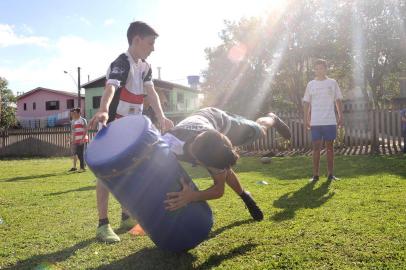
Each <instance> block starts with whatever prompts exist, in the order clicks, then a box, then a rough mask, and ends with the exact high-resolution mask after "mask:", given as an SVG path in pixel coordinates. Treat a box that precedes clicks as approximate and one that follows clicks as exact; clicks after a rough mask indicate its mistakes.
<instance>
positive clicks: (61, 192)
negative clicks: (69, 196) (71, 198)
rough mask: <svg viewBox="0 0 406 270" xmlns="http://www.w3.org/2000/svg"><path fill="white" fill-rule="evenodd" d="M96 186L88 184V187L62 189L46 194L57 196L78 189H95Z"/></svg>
mask: <svg viewBox="0 0 406 270" xmlns="http://www.w3.org/2000/svg"><path fill="white" fill-rule="evenodd" d="M95 189H96V186H87V187H81V188H76V189H69V190H65V191H60V192H53V193H49V194H45V195H44V196H56V195H61V194H66V193H70V192H77V191H88V190H95Z"/></svg>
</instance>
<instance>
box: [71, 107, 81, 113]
mask: <svg viewBox="0 0 406 270" xmlns="http://www.w3.org/2000/svg"><path fill="white" fill-rule="evenodd" d="M70 112H75V113H80V108H73V109H71V110H70Z"/></svg>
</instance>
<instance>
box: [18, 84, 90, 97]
mask: <svg viewBox="0 0 406 270" xmlns="http://www.w3.org/2000/svg"><path fill="white" fill-rule="evenodd" d="M38 91H47V92H51V93H56V94H60V95H65V96H70V97H77V96H78V95H77V94H76V93H74V92H69V91H62V90H54V89H49V88H44V87H37V88H35V89H32V90H30V91H28V92H26V93H24V94H22V95H20V96H18V97H17V100H19V99H22V98H25V97H28V96H30V95H32V94H34V93H36V92H38ZM81 97H82V98H84V97H85V96H84V95H81Z"/></svg>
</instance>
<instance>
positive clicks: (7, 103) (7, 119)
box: [0, 77, 17, 129]
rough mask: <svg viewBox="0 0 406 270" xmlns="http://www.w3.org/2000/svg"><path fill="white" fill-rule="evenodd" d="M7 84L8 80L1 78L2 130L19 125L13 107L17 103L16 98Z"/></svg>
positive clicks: (0, 107) (0, 109)
mask: <svg viewBox="0 0 406 270" xmlns="http://www.w3.org/2000/svg"><path fill="white" fill-rule="evenodd" d="M7 84H8V82H7V80H5V79H4V78H1V77H0V103H1V106H0V129H7V128H10V127H14V126H15V125H16V124H17V120H16V116H15V113H16V110H15V108H14V107H13V106H12V104H14V103H15V102H16V97H15V96H14V94H13V92H12V91H11V90H10V89H8V87H7Z"/></svg>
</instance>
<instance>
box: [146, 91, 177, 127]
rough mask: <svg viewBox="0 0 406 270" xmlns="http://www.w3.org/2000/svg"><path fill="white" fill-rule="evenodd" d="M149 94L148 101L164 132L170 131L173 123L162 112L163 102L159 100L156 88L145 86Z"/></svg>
mask: <svg viewBox="0 0 406 270" xmlns="http://www.w3.org/2000/svg"><path fill="white" fill-rule="evenodd" d="M144 87H145V89H146V92H147V97H146V100H147V102H148V103H149V104H150V106H151V107H152V109H153V110H154V112H155V114H156V117H157V118H158V121H159V124H160V125H161V128H162V129H163V130H168V129H170V128H172V127H173V122H172V121H171V120H169V119H168V118H166V117H165V115H164V112H163V110H162V106H161V101H160V100H159V96H158V93H157V92H156V91H155V88H154V87H153V86H151V85H146V86H144Z"/></svg>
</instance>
